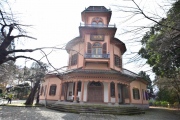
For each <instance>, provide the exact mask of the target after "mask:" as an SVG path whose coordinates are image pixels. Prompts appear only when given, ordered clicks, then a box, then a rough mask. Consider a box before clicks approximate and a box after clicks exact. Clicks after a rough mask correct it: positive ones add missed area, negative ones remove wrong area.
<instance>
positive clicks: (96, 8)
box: [83, 6, 111, 12]
mask: <svg viewBox="0 0 180 120" xmlns="http://www.w3.org/2000/svg"><path fill="white" fill-rule="evenodd" d="M109 11H111V10H110V9H107V8H106V7H104V6H89V7H88V8H85V10H84V11H83V12H109Z"/></svg>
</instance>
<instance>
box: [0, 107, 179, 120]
mask: <svg viewBox="0 0 180 120" xmlns="http://www.w3.org/2000/svg"><path fill="white" fill-rule="evenodd" d="M0 120H180V111H177V110H168V109H161V108H150V109H149V110H147V111H146V113H145V114H142V115H132V116H114V115H100V114H73V113H62V112H59V111H54V110H49V109H46V108H45V107H8V106H0Z"/></svg>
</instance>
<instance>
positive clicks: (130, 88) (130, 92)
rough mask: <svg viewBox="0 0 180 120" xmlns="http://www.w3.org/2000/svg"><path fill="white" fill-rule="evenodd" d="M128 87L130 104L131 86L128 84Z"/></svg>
mask: <svg viewBox="0 0 180 120" xmlns="http://www.w3.org/2000/svg"><path fill="white" fill-rule="evenodd" d="M128 88H129V104H131V87H130V85H129V86H128Z"/></svg>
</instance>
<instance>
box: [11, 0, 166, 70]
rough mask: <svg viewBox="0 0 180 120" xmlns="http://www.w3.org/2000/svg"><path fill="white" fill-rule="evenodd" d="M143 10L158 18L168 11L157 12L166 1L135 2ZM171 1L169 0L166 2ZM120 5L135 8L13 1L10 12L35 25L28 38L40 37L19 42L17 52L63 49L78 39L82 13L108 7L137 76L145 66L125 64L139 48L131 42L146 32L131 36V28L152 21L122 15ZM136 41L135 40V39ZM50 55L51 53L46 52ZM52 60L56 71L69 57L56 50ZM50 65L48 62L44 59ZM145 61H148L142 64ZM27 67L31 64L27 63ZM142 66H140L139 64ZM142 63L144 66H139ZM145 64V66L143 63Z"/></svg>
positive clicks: (88, 1)
mask: <svg viewBox="0 0 180 120" xmlns="http://www.w3.org/2000/svg"><path fill="white" fill-rule="evenodd" d="M135 1H136V2H137V4H138V5H140V6H141V8H142V9H143V10H144V11H145V12H147V13H148V14H150V15H152V14H156V15H158V16H164V15H165V11H164V10H162V11H160V10H157V8H159V7H160V5H158V4H157V3H158V2H159V3H162V1H163V0H158V2H157V1H156V0H135ZM167 1H168V0H167ZM117 5H120V6H134V4H133V3H132V1H130V0H64V1H62V0H12V1H11V3H10V6H11V9H12V11H13V13H14V15H15V17H16V18H17V19H18V20H19V21H20V23H22V24H26V25H32V26H31V27H28V28H25V29H26V30H27V32H28V35H30V36H33V37H35V38H37V40H33V39H21V40H17V41H16V44H17V47H16V48H17V49H18V48H19V49H20V48H21V49H23V48H24V49H27V48H29V49H31V48H40V47H53V46H56V47H62V46H64V45H65V44H66V43H67V42H68V41H70V40H72V39H73V38H75V37H77V36H79V29H78V27H79V25H80V22H82V21H81V12H82V11H83V10H84V9H85V8H87V7H88V6H105V7H106V8H107V9H111V10H112V17H111V21H110V24H116V26H117V29H118V30H117V32H116V35H115V37H117V38H119V39H120V40H121V41H123V42H124V43H125V44H126V47H127V52H126V54H125V55H124V57H123V62H124V66H123V67H124V68H126V69H128V70H131V71H133V72H135V73H138V72H139V71H140V70H144V69H145V70H148V69H149V67H148V66H147V65H146V66H145V67H143V68H141V67H138V65H137V63H132V64H125V63H127V61H128V59H129V58H131V57H132V56H133V55H128V54H130V53H131V52H137V51H138V50H139V48H140V46H141V45H140V43H139V42H132V40H129V39H130V38H133V37H134V36H135V35H137V34H139V35H141V36H142V35H143V34H144V33H128V34H122V33H124V32H127V30H128V29H130V28H132V27H130V26H143V25H144V26H147V25H149V26H150V25H153V23H152V21H149V20H147V19H142V18H143V17H142V16H141V15H139V16H137V17H135V18H132V19H129V18H127V16H128V15H130V14H129V13H127V12H121V11H119V10H118V8H117V7H116V6H117ZM134 41H135V39H134ZM46 52H47V53H48V52H50V50H46ZM23 54H24V55H27V56H31V57H33V58H36V59H39V58H41V56H42V53H40V52H35V53H30V54H29V53H23ZM48 58H49V61H50V62H51V63H52V65H53V66H55V67H56V68H59V67H62V66H66V65H67V62H68V54H67V52H66V51H65V50H56V51H53V52H52V53H51V54H50V55H49V56H48ZM43 61H44V62H47V60H46V59H44V60H43ZM143 62H145V61H143ZM24 63H25V61H24V60H22V59H19V60H17V64H20V65H23V64H24ZM26 64H30V62H29V63H26ZM138 64H139V63H138ZM140 64H141V63H140ZM142 64H143V63H142Z"/></svg>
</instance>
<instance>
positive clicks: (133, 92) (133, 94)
mask: <svg viewBox="0 0 180 120" xmlns="http://www.w3.org/2000/svg"><path fill="white" fill-rule="evenodd" d="M133 98H134V99H135V89H133Z"/></svg>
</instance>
